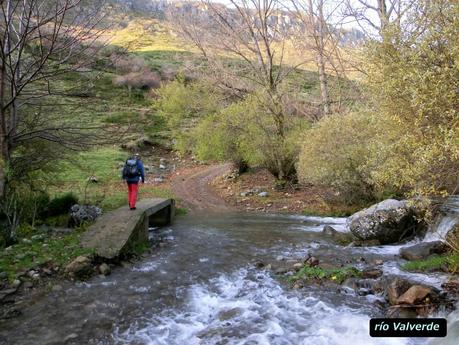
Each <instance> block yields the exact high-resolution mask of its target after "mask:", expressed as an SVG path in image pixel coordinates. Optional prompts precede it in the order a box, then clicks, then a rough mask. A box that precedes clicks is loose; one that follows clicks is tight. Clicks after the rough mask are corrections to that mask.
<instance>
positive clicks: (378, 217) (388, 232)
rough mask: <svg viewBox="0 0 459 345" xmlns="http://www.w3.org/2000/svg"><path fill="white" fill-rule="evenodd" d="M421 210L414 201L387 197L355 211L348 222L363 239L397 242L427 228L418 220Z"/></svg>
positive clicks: (358, 236)
mask: <svg viewBox="0 0 459 345" xmlns="http://www.w3.org/2000/svg"><path fill="white" fill-rule="evenodd" d="M419 212H420V210H419V208H418V207H417V206H416V205H415V203H414V202H412V201H409V200H401V201H399V200H395V199H387V200H384V201H382V202H380V203H378V204H375V205H373V206H371V207H369V208H366V209H364V210H362V211H359V212H357V213H354V214H353V215H352V216H350V217H349V219H348V222H347V223H348V226H349V229H350V230H351V232H352V233H353V234H354V235H355V236H356V237H357V238H359V239H361V240H375V239H376V240H379V241H380V242H381V244H388V243H395V242H398V241H400V240H402V239H403V238H405V237H408V236H410V235H413V234H415V233H418V232H421V231H422V230H425V228H426V226H425V224H424V223H423V222H420V221H418V220H417V216H418V214H419Z"/></svg>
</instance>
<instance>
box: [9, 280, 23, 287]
mask: <svg viewBox="0 0 459 345" xmlns="http://www.w3.org/2000/svg"><path fill="white" fill-rule="evenodd" d="M21 284H22V282H21V281H20V280H19V279H15V280H14V281H13V283H12V284H11V286H12V287H13V288H18V287H19V286H20V285H21Z"/></svg>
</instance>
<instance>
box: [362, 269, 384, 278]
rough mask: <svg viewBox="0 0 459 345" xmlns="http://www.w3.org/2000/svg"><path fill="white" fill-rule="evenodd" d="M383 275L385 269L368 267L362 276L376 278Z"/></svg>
mask: <svg viewBox="0 0 459 345" xmlns="http://www.w3.org/2000/svg"><path fill="white" fill-rule="evenodd" d="M382 275H383V271H382V270H380V269H379V268H367V269H365V270H363V271H362V278H365V279H376V278H379V277H381V276H382Z"/></svg>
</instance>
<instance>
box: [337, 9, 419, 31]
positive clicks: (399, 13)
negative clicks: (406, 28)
mask: <svg viewBox="0 0 459 345" xmlns="http://www.w3.org/2000/svg"><path fill="white" fill-rule="evenodd" d="M415 3H416V1H415V0H346V8H345V11H344V14H345V15H346V16H348V17H352V18H354V20H355V22H356V23H357V24H358V25H359V27H360V29H361V30H362V31H363V32H365V33H366V34H367V35H368V36H374V34H375V33H376V34H378V35H380V36H383V33H384V30H385V29H386V27H387V26H388V25H389V24H397V25H398V26H400V25H401V21H402V20H403V16H404V15H405V14H406V13H407V11H409V9H410V8H411V7H412V6H413V5H415Z"/></svg>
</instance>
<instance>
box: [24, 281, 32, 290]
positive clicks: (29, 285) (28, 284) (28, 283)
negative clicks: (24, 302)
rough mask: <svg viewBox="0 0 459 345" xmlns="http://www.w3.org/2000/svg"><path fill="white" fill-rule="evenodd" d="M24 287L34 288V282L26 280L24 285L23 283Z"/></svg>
mask: <svg viewBox="0 0 459 345" xmlns="http://www.w3.org/2000/svg"><path fill="white" fill-rule="evenodd" d="M23 287H24V289H31V288H33V283H32V282H29V281H27V282H25V283H24V285H23Z"/></svg>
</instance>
